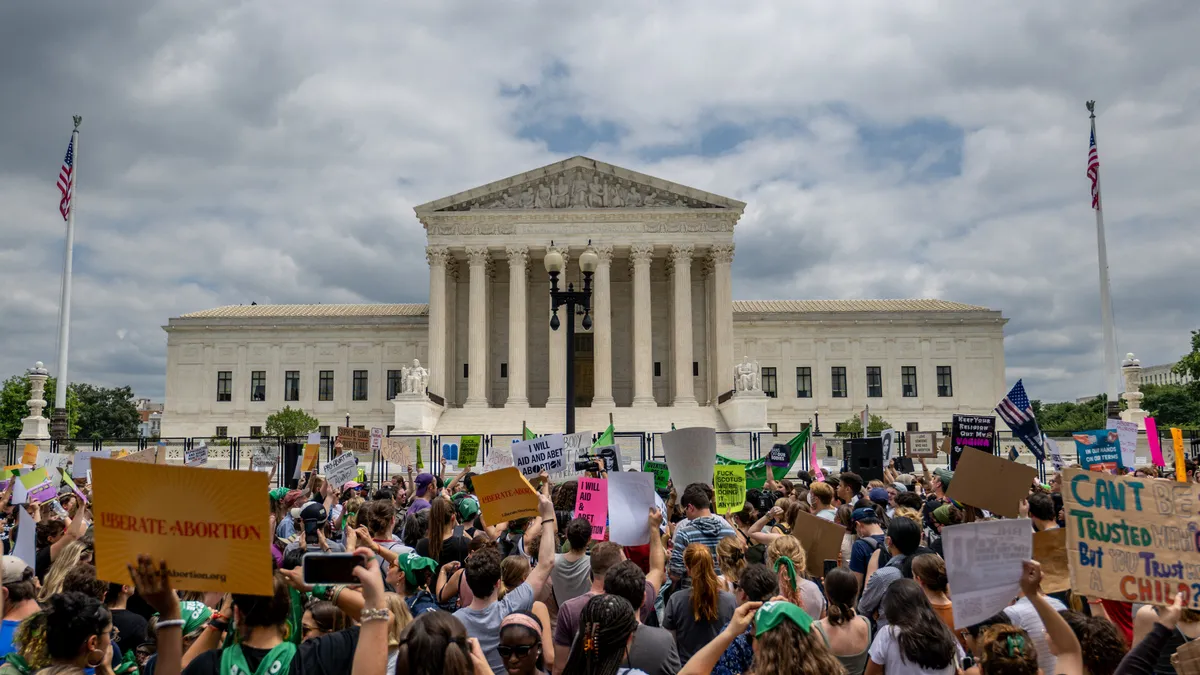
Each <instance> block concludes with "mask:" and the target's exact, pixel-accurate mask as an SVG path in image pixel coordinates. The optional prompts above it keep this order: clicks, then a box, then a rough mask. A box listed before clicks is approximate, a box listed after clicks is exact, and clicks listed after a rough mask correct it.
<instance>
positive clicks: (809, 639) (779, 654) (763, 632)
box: [679, 602, 845, 675]
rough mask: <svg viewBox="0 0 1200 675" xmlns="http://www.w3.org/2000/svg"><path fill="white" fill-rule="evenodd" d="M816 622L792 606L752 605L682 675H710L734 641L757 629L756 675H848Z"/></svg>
mask: <svg viewBox="0 0 1200 675" xmlns="http://www.w3.org/2000/svg"><path fill="white" fill-rule="evenodd" d="M814 623H815V622H814V621H813V618H812V617H811V616H809V615H808V614H807V613H806V612H805V611H804V610H803V609H800V608H799V607H797V606H796V605H793V604H792V603H790V602H767V603H757V602H748V603H745V604H743V605H742V606H740V607H738V608H737V611H736V612H735V614H734V616H733V617H732V618H731V620H730V622H729V625H728V626H726V627H725V630H723V631H721V633H720V634H719V635H717V636H715V639H713V640H712V641H711V642H710V643H708V644H707V645H705V646H704V648H703V649H702V650H700V651H699V652H697V653H696V655H695V656H693V657H692V658H691V659H689V660H688V662H687V663H686V664H685V665H684V666H683V669H682V670H680V671H679V672H680V675H701V674H704V675H707V674H708V673H710V672H712V670H713V666H714V665H715V664H716V663H717V660H718V658H719V657H720V655H721V654H722V653H723V652H724V650H725V649H726V648H727V647H728V646H729V644H730V643H731V642H733V640H734V639H736V638H737V637H738V636H740V635H742V634H743V633H744V632H745V631H746V630H747V629H748V628H750V626H751V625H753V626H754V651H755V654H754V662H753V665H752V667H751V670H752V671H753V673H754V675H844V673H845V670H844V669H843V668H842V664H841V663H840V662H839V661H838V660H837V658H836V657H835V656H834V655H833V654H832V653H831V652H830V651H829V648H828V646H827V645H826V643H825V636H824V635H823V634H822V633H821V631H820V629H818V628H816V627H815V625H814Z"/></svg>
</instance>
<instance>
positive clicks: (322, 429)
mask: <svg viewBox="0 0 1200 675" xmlns="http://www.w3.org/2000/svg"><path fill="white" fill-rule="evenodd" d="M354 428H355V429H363V428H365V427H364V426H363V425H361V424H356V425H354ZM395 428H396V425H394V424H389V425H387V434H388V435H389V436H391V435H392V431H393V430H394V429H395ZM317 433H319V434H321V438H329V437H330V436H329V427H328V426H326V425H321V426H319V427H317ZM262 435H263V428H262V427H260V426H251V427H250V436H251V437H255V436H262ZM213 437H214V438H228V437H229V427H228V426H225V425H219V426H218V427H217V428H216V433H215V434H213Z"/></svg>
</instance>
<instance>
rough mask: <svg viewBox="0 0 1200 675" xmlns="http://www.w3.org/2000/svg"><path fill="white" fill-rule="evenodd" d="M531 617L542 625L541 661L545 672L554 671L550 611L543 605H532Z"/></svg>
mask: <svg viewBox="0 0 1200 675" xmlns="http://www.w3.org/2000/svg"><path fill="white" fill-rule="evenodd" d="M533 615H534V616H536V617H537V620H538V623H540V624H542V659H543V660H544V661H545V662H546V671H547V672H553V671H554V662H555V660H556V659H555V656H557V655H556V654H555V653H554V629H553V628H552V627H551V626H550V610H549V609H547V608H546V605H545V603H541V602H535V603H533Z"/></svg>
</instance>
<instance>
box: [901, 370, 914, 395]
mask: <svg viewBox="0 0 1200 675" xmlns="http://www.w3.org/2000/svg"><path fill="white" fill-rule="evenodd" d="M900 388H901V390H903V392H904V393H903V396H904V398H916V397H917V367H916V366H901V367H900Z"/></svg>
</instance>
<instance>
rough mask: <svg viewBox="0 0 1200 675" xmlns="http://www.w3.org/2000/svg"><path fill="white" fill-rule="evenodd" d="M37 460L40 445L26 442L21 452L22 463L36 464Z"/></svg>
mask: <svg viewBox="0 0 1200 675" xmlns="http://www.w3.org/2000/svg"><path fill="white" fill-rule="evenodd" d="M37 460H38V446H36V445H34V444H33V443H26V444H25V450H24V451H23V452H22V453H21V463H22V464H28V465H29V466H33V465H34V464H37Z"/></svg>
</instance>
